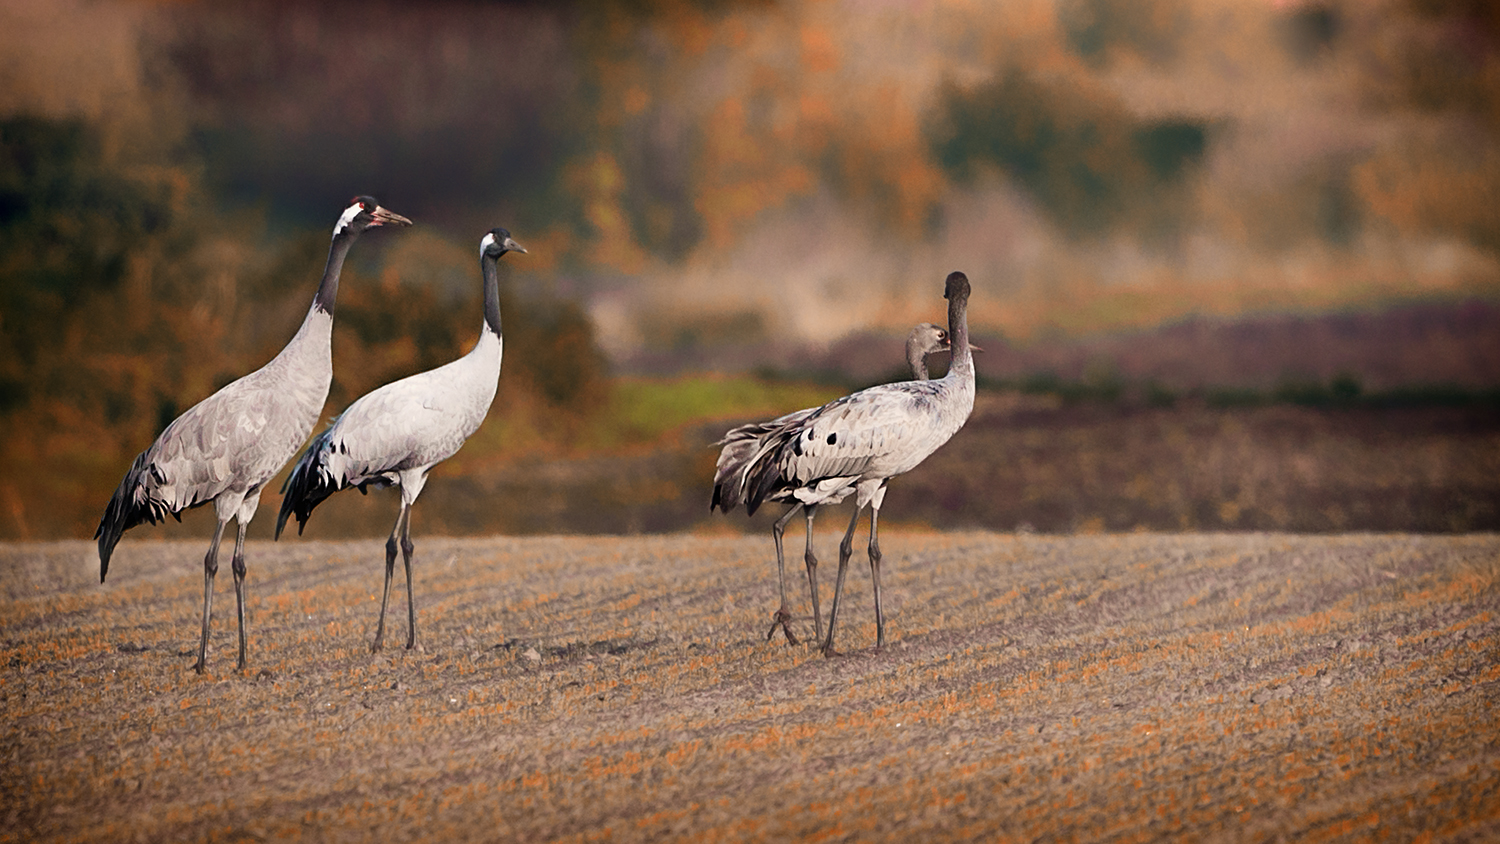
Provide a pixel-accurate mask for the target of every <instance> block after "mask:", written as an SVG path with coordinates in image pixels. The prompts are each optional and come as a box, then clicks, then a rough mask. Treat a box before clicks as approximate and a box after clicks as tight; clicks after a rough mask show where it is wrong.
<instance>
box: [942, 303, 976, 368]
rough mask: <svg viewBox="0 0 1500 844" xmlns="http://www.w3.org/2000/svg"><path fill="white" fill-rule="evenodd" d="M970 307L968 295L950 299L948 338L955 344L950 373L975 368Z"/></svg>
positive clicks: (949, 366)
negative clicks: (970, 345)
mask: <svg viewBox="0 0 1500 844" xmlns="http://www.w3.org/2000/svg"><path fill="white" fill-rule="evenodd" d="M968 309H969V297H968V295H963V296H955V297H954V298H952V299H949V300H948V340H949V342H950V343H951V344H952V346H953V362H952V363H950V364H949V365H948V374H949V375H952V374H953V373H955V372H971V371H973V369H974V352H973V350H972V349H970V348H969V319H968V315H967V312H968Z"/></svg>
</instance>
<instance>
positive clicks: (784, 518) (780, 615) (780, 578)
mask: <svg viewBox="0 0 1500 844" xmlns="http://www.w3.org/2000/svg"><path fill="white" fill-rule="evenodd" d="M801 506H802V505H801V504H793V505H792V506H790V507H788V508H786V512H785V513H782V514H781V518H779V519H777V520H776V523H775V524H773V525H771V537H772V538H773V539H775V540H776V584H777V585H778V586H779V587H781V606H780V607H778V608H777V609H776V615H774V616H772V620H771V629H770V630H768V631H766V641H767V642H769V641H771V637H772V636H775V635H776V630H777V629H778V628H780V630H781V632H783V633H785V634H786V640H787V641H788V642H790V643H791V644H793V645H796V644H800V643H799V642H798V641H797V636H796V634H794V633H792V627H791V625H790V624H788V622H790V621H791V620H792V614H791V612H790V611H789V610H788V609H787V605H786V558H785V557H783V556H782V553H781V535H782V534H783V533H785V532H786V525H787V522H790V521H791V520H792V515H793V514H794V513H796V512H797V509H798V508H799V507H801Z"/></svg>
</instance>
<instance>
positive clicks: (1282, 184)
mask: <svg viewBox="0 0 1500 844" xmlns="http://www.w3.org/2000/svg"><path fill="white" fill-rule="evenodd" d="M1497 51H1500V12H1497V11H1496V7H1495V6H1494V5H1493V4H1490V3H1488V2H1483V0H1376V2H1354V1H1353V0H1347V1H1346V2H1336V0H1330V1H1329V2H1302V3H1299V2H1271V1H1270V0H1236V1H1235V2H1230V1H1229V0H1010V1H1009V2H1003V3H1001V2H993V3H990V2H974V0H912V2H895V0H886V1H885V2H878V1H877V2H870V0H862V1H861V0H843V1H842V2H841V1H840V0H787V2H770V0H745V2H734V0H696V1H695V0H677V2H660V3H652V2H648V1H647V0H614V1H613V2H589V3H582V2H580V3H572V4H569V3H500V2H461V1H460V0H452V2H438V3H421V4H413V3H397V2H382V0H361V1H360V2H327V3H294V2H217V3H191V2H180V3H161V2H128V1H127V0H3V2H0V140H3V155H0V285H3V293H0V465H4V466H5V471H4V472H3V473H0V538H4V539H43V538H63V537H78V538H82V537H87V536H90V535H92V532H93V529H94V527H95V525H96V524H97V522H98V519H99V516H100V514H101V513H102V512H103V508H104V505H105V503H106V502H107V501H108V499H109V496H110V493H111V492H112V491H113V489H114V487H115V485H116V484H117V483H118V482H119V480H120V478H121V477H122V476H123V474H124V472H125V470H126V469H127V468H128V466H129V465H130V462H131V460H132V458H133V457H134V455H135V454H136V453H138V452H139V451H141V450H142V449H144V448H145V447H146V446H148V445H149V444H150V443H151V441H152V439H153V438H154V437H155V435H156V434H157V433H158V432H159V431H160V430H161V429H162V428H163V427H164V426H165V424H166V423H167V422H169V421H170V420H171V419H173V418H174V417H175V416H176V415H177V414H179V413H181V412H182V411H183V410H185V409H186V408H188V407H189V406H191V405H192V404H193V403H195V402H197V401H198V400H199V399H201V398H203V397H204V396H206V395H207V394H208V393H210V392H211V391H213V390H214V389H216V388H217V387H219V386H221V385H223V384H225V383H227V382H228V381H230V380H232V379H233V378H235V377H238V376H239V375H242V374H244V373H246V372H248V371H250V370H252V369H254V368H255V367H258V366H260V365H261V364H263V363H264V362H265V361H266V360H268V359H269V358H270V357H272V356H273V355H274V354H275V353H276V351H277V350H279V349H280V347H281V346H282V345H283V344H284V343H285V342H286V341H287V340H288V339H289V338H290V336H291V335H292V333H293V332H294V331H295V330H296V326H297V325H298V324H299V322H300V321H301V319H302V316H303V314H304V313H305V311H306V309H307V307H308V304H309V302H310V301H311V297H312V294H313V291H314V288H315V286H316V284H317V279H318V277H319V274H320V272H321V269H322V265H323V261H324V258H325V256H326V252H327V245H328V239H329V234H330V231H331V228H332V225H333V223H334V221H335V219H336V217H337V215H338V214H339V213H340V212H341V211H342V209H343V208H344V207H345V206H346V205H347V202H348V199H349V198H350V197H351V196H354V195H356V194H361V193H368V194H372V195H374V196H376V197H378V198H379V199H380V200H381V202H382V204H384V205H385V206H386V207H388V208H390V209H392V210H394V211H397V212H398V213H401V214H404V215H406V216H408V217H410V218H412V219H413V220H414V221H415V222H416V225H415V226H414V227H412V228H411V229H406V230H401V231H381V230H377V231H374V232H371V233H370V234H367V235H366V236H365V237H364V238H363V239H362V240H361V241H360V243H359V244H358V245H357V246H356V247H355V250H354V255H353V257H352V258H351V262H350V265H349V266H348V267H347V268H346V270H345V275H344V279H343V283H342V285H341V288H340V299H339V302H338V313H337V323H336V327H335V333H334V360H335V380H334V386H333V391H332V394H331V395H330V398H329V405H328V408H327V415H328V416H329V417H331V416H332V415H333V414H335V413H337V412H338V411H339V410H340V409H342V408H343V407H344V406H345V405H346V404H347V403H348V402H349V401H351V400H352V399H354V398H355V397H357V396H358V395H360V394H362V393H364V392H365V391H367V390H369V389H371V388H373V387H375V386H377V385H379V384H381V383H384V382H386V381H389V380H392V379H395V378H398V377H401V376H404V375H407V374H410V373H412V372H415V371H418V370H421V369H425V368H429V367H431V366H434V365H437V364H440V363H443V362H445V361H447V360H449V359H452V358H453V357H456V356H458V355H459V354H462V353H463V352H465V351H466V350H467V349H468V347H469V345H470V344H471V343H472V342H473V339H474V337H475V336H476V334H477V332H478V329H479V326H480V322H481V316H480V305H479V275H478V268H477V266H476V264H477V261H476V260H475V253H476V249H477V241H478V239H479V237H480V236H482V234H483V233H484V232H485V231H486V230H488V229H489V228H491V227H493V226H496V225H504V226H506V227H508V228H509V229H511V231H512V232H513V234H514V235H515V237H516V238H517V240H519V241H520V242H521V243H522V244H524V245H525V246H526V247H527V248H528V249H529V250H530V252H529V254H526V255H514V256H508V257H507V258H506V259H505V260H504V261H503V262H502V272H503V277H502V279H503V281H502V284H503V289H504V294H503V304H502V308H503V312H504V314H505V327H506V341H507V342H506V350H505V351H506V354H505V365H504V373H503V375H502V377H501V388H500V393H499V395H498V397H497V399H496V402H495V405H494V407H493V409H492V411H491V413H490V416H489V419H488V421H487V422H486V424H485V426H484V428H482V429H481V430H480V432H479V433H478V434H477V435H476V436H475V437H474V438H473V439H472V440H471V441H470V442H469V444H468V445H467V446H466V447H465V448H464V449H463V451H461V452H460V453H459V454H458V455H457V456H456V457H455V458H453V459H451V460H450V461H448V462H447V463H445V464H443V465H442V466H441V467H440V468H438V469H437V470H436V471H435V472H434V475H433V480H432V482H431V483H430V484H429V485H428V487H427V491H426V493H425V494H424V496H423V500H424V501H426V502H428V503H427V505H426V506H424V507H422V508H419V509H418V515H417V521H418V530H419V531H420V532H422V533H440V532H446V533H452V534H472V533H490V532H506V533H530V532H637V531H659V530H682V529H694V530H708V531H712V530H731V531H739V530H746V529H753V530H761V529H763V528H764V527H765V526H766V521H765V519H766V518H767V517H766V516H765V515H758V516H757V518H756V520H754V521H749V520H746V519H745V518H744V517H743V515H741V514H740V513H735V514H733V515H732V516H730V517H724V516H721V515H718V514H715V515H713V516H712V517H711V516H710V514H709V512H708V501H709V492H710V486H711V478H712V474H713V463H714V457H715V454H716V449H715V448H713V446H712V443H713V441H714V440H715V439H717V438H718V436H720V435H721V434H722V433H723V431H724V430H725V429H727V428H728V427H730V426H731V425H733V424H738V423H740V422H743V421H746V420H749V419H753V418H758V417H769V416H773V415H777V414H780V413H783V412H786V411H789V410H792V409H795V408H798V407H804V406H808V405H812V404H817V403H820V402H823V401H826V400H829V399H831V398H834V397H836V396H838V395H840V394H842V393H844V392H847V391H848V390H850V389H854V388H858V387H863V386H867V385H869V384H873V383H876V382H879V381H883V380H890V379H894V378H897V377H902V376H901V370H902V366H901V360H902V358H901V354H902V351H901V350H902V338H903V337H904V334H905V332H906V330H907V329H908V328H909V327H910V326H911V325H912V324H914V323H916V322H919V321H937V322H941V321H942V320H943V319H944V315H945V309H944V306H945V303H944V300H943V299H942V298H941V290H942V280H943V278H944V276H945V275H946V274H947V273H948V272H949V271H950V270H954V269H962V270H964V271H965V272H966V273H967V274H968V275H969V277H970V279H971V280H972V282H973V285H974V296H973V299H972V306H971V307H972V310H971V314H970V320H971V325H972V327H973V330H974V332H975V334H976V335H977V336H976V341H977V342H979V343H980V344H981V345H983V346H984V348H985V350H986V351H985V352H984V353H983V354H982V355H981V356H980V358H979V362H978V369H979V372H980V379H981V388H982V389H981V395H980V398H979V401H978V403H977V405H976V411H975V415H974V417H973V418H972V419H971V420H970V422H969V424H968V426H967V427H966V428H965V429H964V431H963V432H961V433H960V434H959V435H958V436H957V437H956V438H955V439H954V440H953V442H952V443H950V444H949V445H948V446H947V447H946V448H945V449H944V450H942V451H941V452H939V453H938V454H937V455H935V456H934V457H933V458H932V459H931V460H929V461H928V463H927V464H925V465H924V466H923V467H922V468H920V469H918V470H917V471H915V472H913V473H911V474H910V475H908V476H906V477H904V478H902V479H901V480H898V481H896V482H895V483H893V484H892V488H891V494H890V496H889V497H888V499H887V506H886V509H885V513H886V519H885V521H887V523H890V522H892V521H894V522H896V523H898V524H907V525H909V526H921V525H928V526H934V527H955V526H983V527H989V528H994V529H998V530H1007V531H1009V530H1023V531H1024V530H1037V531H1098V530H1139V529H1152V530H1177V529H1193V530H1220V529H1230V530H1245V529H1257V530H1268V529H1269V530H1301V531H1332V530H1382V531H1384V530H1420V531H1454V530H1480V529H1485V530H1492V529H1495V528H1497V527H1500V146H1497V143H1496V142H1497V139H1500V52H1497ZM943 368H944V367H943V365H942V364H939V365H938V366H937V367H936V369H937V371H938V372H941V371H942V369H943ZM279 486H280V480H279V479H278V480H277V481H275V482H273V485H272V486H271V487H269V488H268V491H267V493H266V495H265V498H264V500H263V502H262V510H263V517H262V518H261V519H260V520H258V521H257V522H256V523H255V524H254V525H253V527H252V536H257V537H265V536H269V535H270V532H271V528H272V524H273V522H274V519H273V518H268V517H266V515H270V514H274V512H275V509H276V508H277V507H278V506H279V501H280V498H279V495H278V494H277V492H276V490H277V489H279ZM396 509H397V505H396V499H395V497H394V494H393V493H389V492H387V493H375V494H372V495H370V496H369V497H361V496H358V495H355V494H353V493H346V494H345V495H344V496H339V497H337V498H335V499H333V500H332V501H330V502H329V503H328V504H325V505H324V506H323V507H321V508H320V509H319V511H318V517H317V518H315V519H314V520H312V522H311V523H310V525H309V528H308V532H309V535H311V536H321V537H332V536H349V535H356V536H362V535H370V536H377V535H381V536H383V535H384V534H385V533H386V532H387V531H388V530H389V525H390V522H391V521H392V520H393V519H394V516H395V512H396ZM839 518H841V517H838V518H834V519H830V520H826V521H828V523H829V524H830V525H833V524H834V523H835V522H838V523H839V524H838V525H837V526H840V527H841V524H842V523H841V522H839ZM210 521H211V520H210V519H209V518H208V517H207V516H203V515H202V514H197V515H195V516H192V517H189V518H188V519H187V520H186V523H185V524H184V525H180V526H179V525H176V524H170V525H168V526H167V527H166V528H160V527H158V528H154V529H153V528H142V529H141V530H140V531H137V532H136V534H150V535H154V536H198V535H201V534H206V533H207V532H208V531H209V529H210V528H209V526H208V525H209V522H210ZM829 529H830V530H832V529H833V528H829ZM133 535H135V534H133ZM137 538H145V537H137Z"/></svg>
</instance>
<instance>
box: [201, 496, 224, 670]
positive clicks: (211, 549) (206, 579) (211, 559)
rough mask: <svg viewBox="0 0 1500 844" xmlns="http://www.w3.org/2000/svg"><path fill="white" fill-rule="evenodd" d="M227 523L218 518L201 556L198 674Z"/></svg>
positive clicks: (204, 661)
mask: <svg viewBox="0 0 1500 844" xmlns="http://www.w3.org/2000/svg"><path fill="white" fill-rule="evenodd" d="M227 524H229V520H228V519H220V520H219V524H218V527H215V528H214V541H213V544H212V545H210V546H208V556H206V557H204V558H203V638H201V639H199V640H198V662H197V664H195V665H194V666H193V670H194V671H196V672H198V673H199V674H202V673H203V669H204V666H205V665H206V664H207V663H208V620H209V618H210V617H212V616H213V608H214V575H216V574H218V573H219V542H221V541H222V540H223V539H224V526H225V525H227Z"/></svg>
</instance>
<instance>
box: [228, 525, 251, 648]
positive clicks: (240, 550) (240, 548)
mask: <svg viewBox="0 0 1500 844" xmlns="http://www.w3.org/2000/svg"><path fill="white" fill-rule="evenodd" d="M247 527H248V525H246V524H245V523H244V522H240V523H239V531H238V533H236V535H235V537H234V558H233V559H231V560H230V562H229V567H230V569H231V570H233V572H234V600H235V607H236V609H237V610H238V612H239V618H240V664H239V666H238V669H237V670H239V671H244V670H245V639H246V637H247V636H248V635H249V634H248V633H247V631H246V630H245V529H246V528H247Z"/></svg>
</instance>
